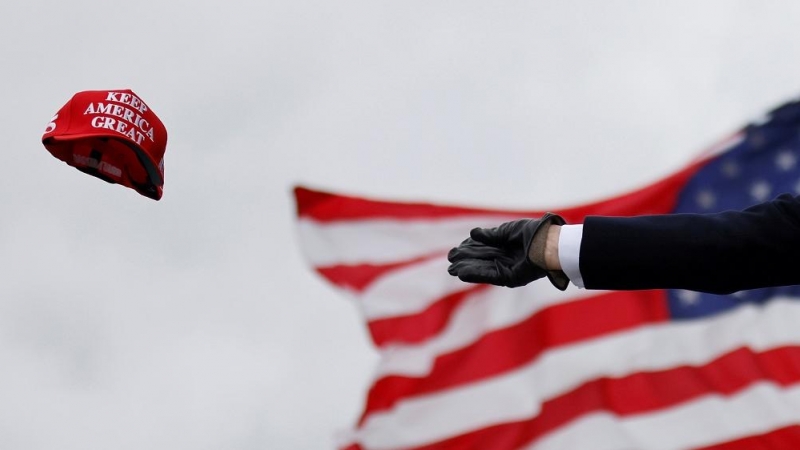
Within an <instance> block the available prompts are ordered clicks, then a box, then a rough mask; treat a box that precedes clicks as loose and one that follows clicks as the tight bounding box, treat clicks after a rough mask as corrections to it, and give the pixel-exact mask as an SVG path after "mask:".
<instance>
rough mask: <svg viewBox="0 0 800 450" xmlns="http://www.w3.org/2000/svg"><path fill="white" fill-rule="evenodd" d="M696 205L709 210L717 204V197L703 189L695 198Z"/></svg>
mask: <svg viewBox="0 0 800 450" xmlns="http://www.w3.org/2000/svg"><path fill="white" fill-rule="evenodd" d="M695 201H696V202H697V204H698V205H699V206H700V207H701V208H703V209H711V208H712V207H713V206H714V205H715V204H716V203H717V196H716V195H714V193H713V192H711V191H710V190H708V189H703V190H702V191H700V192H698V193H697V197H695Z"/></svg>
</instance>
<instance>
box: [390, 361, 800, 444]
mask: <svg viewBox="0 0 800 450" xmlns="http://www.w3.org/2000/svg"><path fill="white" fill-rule="evenodd" d="M757 381H771V382H774V383H776V384H778V385H780V386H784V387H785V386H789V385H792V384H794V383H797V382H798V381H800V347H797V346H792V347H782V348H777V349H772V350H769V351H765V352H763V353H755V352H753V351H752V350H750V349H749V348H742V349H739V350H736V351H734V352H731V353H728V354H725V355H724V356H722V357H720V358H717V359H716V360H714V361H712V362H710V363H709V364H706V365H703V366H699V367H691V366H683V367H677V368H673V369H669V370H664V371H659V372H643V373H637V374H634V375H630V376H626V377H621V378H601V379H596V380H592V381H590V382H587V383H586V384H584V385H582V386H580V387H578V388H576V389H575V390H573V391H571V392H569V393H566V394H564V395H561V396H559V397H556V398H554V399H551V400H548V401H545V402H544V403H542V409H541V411H540V413H539V415H538V416H536V417H534V418H531V419H529V420H524V421H518V422H509V423H504V424H500V425H496V426H492V427H487V428H483V429H480V430H475V431H472V432H469V433H465V434H462V435H459V436H455V437H453V438H450V439H447V440H444V441H440V442H436V443H433V444H429V445H425V446H422V447H415V448H413V449H406V450H445V449H446V450H473V449H478V448H479V449H482V450H516V449H518V448H520V447H521V446H523V445H528V444H530V443H532V442H533V441H535V440H537V439H540V438H541V437H543V436H544V435H545V434H547V433H549V432H552V431H554V430H556V429H558V428H560V427H562V426H564V425H566V424H568V423H570V422H571V421H574V420H576V419H577V418H579V417H581V416H583V415H586V414H589V413H593V412H601V411H605V412H608V413H611V414H614V415H616V416H618V417H625V416H633V415H636V414H640V413H645V412H648V411H655V410H659V409H664V408H669V407H672V406H676V405H678V404H680V403H683V402H686V401H690V400H693V399H696V398H698V397H702V396H705V395H709V394H717V395H723V396H727V395H731V394H734V393H736V392H738V391H740V390H742V389H744V388H746V387H747V386H749V385H751V384H753V383H754V382H757ZM476 407H478V406H476ZM797 437H798V436H797V431H796V430H786V431H781V432H778V433H777V435H776V436H775V437H774V439H775V441H774V442H780V443H784V442H788V441H787V439H791V440H792V441H793V442H796V439H797ZM759 438H760V437H759ZM770 439H773V438H770ZM781 439H782V440H781ZM737 442H738V441H737ZM764 442H766V441H764ZM745 443H747V442H745ZM728 445H731V444H728ZM710 448H715V449H716V448H717V447H710ZM719 448H722V449H725V450H728V449H729V448H730V449H737V450H738V449H747V450H751V449H753V448H760V447H747V446H741V447H719ZM764 448H780V449H789V448H792V449H793V448H798V447H794V446H792V447H780V446H776V447H764Z"/></svg>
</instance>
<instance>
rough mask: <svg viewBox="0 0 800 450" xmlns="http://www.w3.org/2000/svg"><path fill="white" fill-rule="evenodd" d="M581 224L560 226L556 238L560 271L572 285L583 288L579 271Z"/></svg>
mask: <svg viewBox="0 0 800 450" xmlns="http://www.w3.org/2000/svg"><path fill="white" fill-rule="evenodd" d="M582 238H583V224H577V225H562V226H561V234H560V235H559V237H558V261H559V262H560V263H561V270H562V271H564V273H565V274H567V276H568V277H569V280H570V281H572V284H574V285H575V286H577V287H579V288H583V287H584V286H583V277H582V276H581V269H580V260H579V258H580V253H581V239H582Z"/></svg>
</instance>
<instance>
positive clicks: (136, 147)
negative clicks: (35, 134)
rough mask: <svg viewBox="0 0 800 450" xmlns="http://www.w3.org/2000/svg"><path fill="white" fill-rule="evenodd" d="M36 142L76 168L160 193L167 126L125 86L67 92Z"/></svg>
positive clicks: (144, 191) (149, 194)
mask: <svg viewBox="0 0 800 450" xmlns="http://www.w3.org/2000/svg"><path fill="white" fill-rule="evenodd" d="M42 144H44V146H45V148H46V149H47V150H48V151H49V152H50V153H51V154H52V155H53V156H55V157H56V158H58V159H60V160H62V161H64V162H65V163H67V164H69V165H70V166H73V167H75V168H77V169H78V170H80V171H82V172H86V173H88V174H90V175H93V176H95V177H97V178H100V179H102V180H105V181H107V182H109V183H116V184H121V185H123V186H126V187H129V188H132V189H135V190H136V192H138V193H140V194H142V195H144V196H145V197H149V198H152V199H154V200H159V199H160V198H161V196H162V195H163V188H164V152H165V151H166V149H167V129H166V128H165V127H164V124H163V123H161V120H160V119H159V118H158V116H156V114H155V113H154V112H153V110H152V109H150V107H149V106H147V104H145V102H144V101H142V99H141V98H140V97H139V96H138V95H136V94H134V93H133V91H131V90H130V89H118V90H109V91H83V92H78V93H77V94H75V95H73V96H72V98H71V99H70V100H69V101H68V102H67V103H66V104H65V105H64V106H63V107H61V109H60V110H58V113H56V115H55V116H54V117H53V119H52V120H51V121H50V123H49V124H48V125H47V129H46V130H45V132H44V134H43V135H42Z"/></svg>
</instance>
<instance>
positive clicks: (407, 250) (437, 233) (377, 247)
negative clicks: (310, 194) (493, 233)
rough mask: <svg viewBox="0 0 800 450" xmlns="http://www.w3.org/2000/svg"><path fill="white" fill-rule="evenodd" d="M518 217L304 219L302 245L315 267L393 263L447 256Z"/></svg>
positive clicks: (300, 238) (301, 228)
mask: <svg viewBox="0 0 800 450" xmlns="http://www.w3.org/2000/svg"><path fill="white" fill-rule="evenodd" d="M517 218H519V217H511V216H509V217H487V216H484V215H481V216H477V215H476V216H464V217H460V218H457V219H453V218H447V219H440V220H436V219H427V220H363V219H360V220H358V221H347V222H335V223H324V222H317V221H314V220H312V219H309V218H300V219H299V220H298V223H297V230H298V233H299V236H298V241H299V243H300V246H301V247H302V249H303V253H304V254H305V256H306V258H307V259H308V260H309V261H310V263H311V265H312V266H316V267H320V266H330V265H334V264H360V263H376V264H381V263H389V262H397V261H405V260H409V259H412V258H416V257H420V256H425V255H429V254H431V253H434V252H447V251H448V250H450V249H451V248H453V247H455V246H457V245H458V244H460V243H461V241H463V240H464V239H466V238H468V237H469V231H470V230H471V229H473V228H475V227H489V226H497V225H499V224H501V223H503V222H506V221H509V220H514V219H517Z"/></svg>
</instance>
